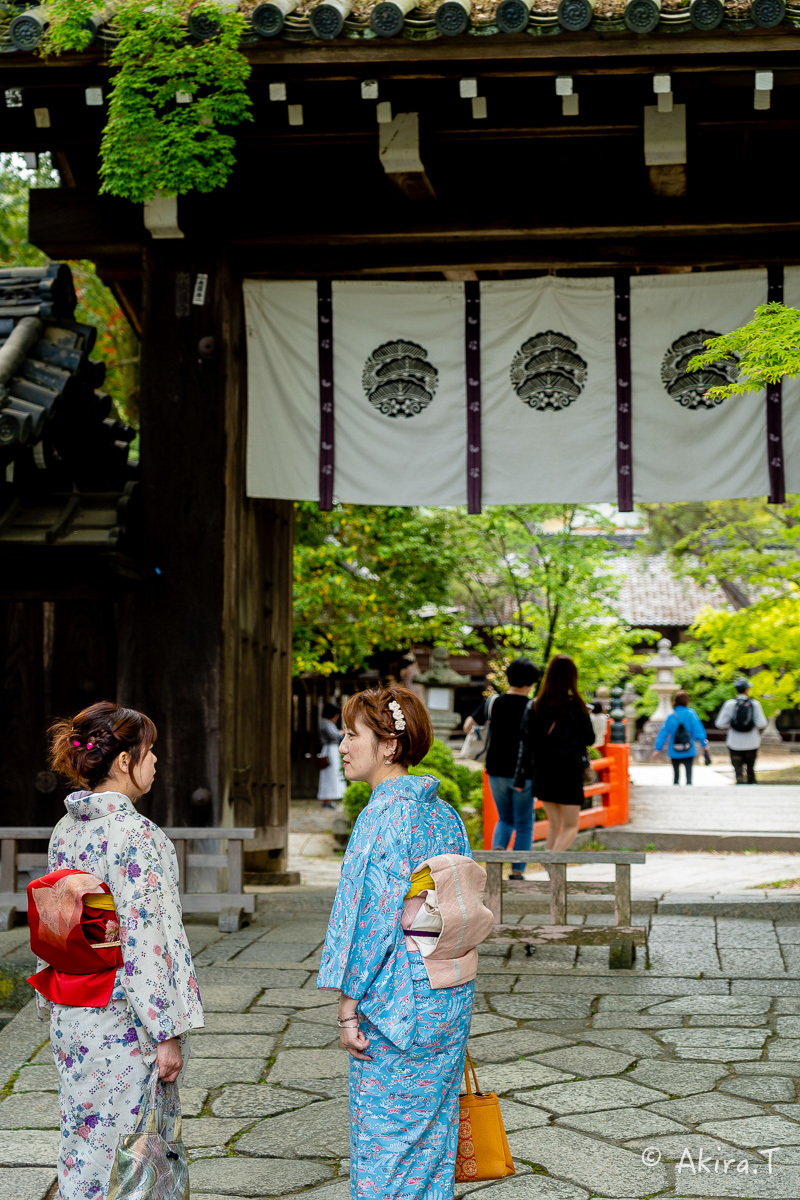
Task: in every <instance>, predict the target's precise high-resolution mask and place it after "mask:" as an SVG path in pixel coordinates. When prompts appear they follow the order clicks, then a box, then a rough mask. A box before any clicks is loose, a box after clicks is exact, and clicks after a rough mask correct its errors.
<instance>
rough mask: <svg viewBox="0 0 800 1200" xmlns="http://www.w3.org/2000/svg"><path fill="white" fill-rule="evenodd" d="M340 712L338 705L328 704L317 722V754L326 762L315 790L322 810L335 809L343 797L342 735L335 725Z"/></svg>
mask: <svg viewBox="0 0 800 1200" xmlns="http://www.w3.org/2000/svg"><path fill="white" fill-rule="evenodd" d="M341 711H342V710H341V708H340V707H339V705H338V704H333V703H328V704H326V705H325V707H324V708H323V710H322V716H321V718H320V722H319V743H320V751H319V753H320V757H321V758H327V760H328V765H327V767H323V768H322V770H321V771H320V773H319V787H318V788H317V799H318V800H320V801H321V802H322V807H323V808H335V807H336V803H337V801H339V800H341V798H342V796H343V795H344V777H343V775H342V757H341V755H340V754H339V743H340V742H341V740H342V734H341V732H340V731H339V729H338V728H337V725H336V722H337V721H338V720H339V717H340V715H341Z"/></svg>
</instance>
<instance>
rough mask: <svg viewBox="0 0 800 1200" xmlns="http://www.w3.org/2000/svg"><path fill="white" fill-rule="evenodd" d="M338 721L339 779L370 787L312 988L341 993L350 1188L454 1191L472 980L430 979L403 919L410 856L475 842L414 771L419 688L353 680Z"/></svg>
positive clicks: (430, 1199)
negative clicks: (356, 688)
mask: <svg viewBox="0 0 800 1200" xmlns="http://www.w3.org/2000/svg"><path fill="white" fill-rule="evenodd" d="M342 723H343V726H344V730H345V734H344V739H343V741H342V744H341V747H340V752H341V754H342V757H343V759H344V773H345V778H346V779H347V780H348V781H353V780H363V781H364V782H366V783H368V784H369V785H370V787H371V788H372V796H371V798H370V801H369V804H368V805H367V807H366V808H365V809H364V810H363V812H362V813H361V814H360V816H359V818H358V820H357V821H356V824H355V828H354V829H353V834H352V837H351V838H350V844H349V846H348V848H347V853H346V854H345V857H344V862H343V864H342V876H341V881H340V883H339V887H338V890H337V892H336V899H335V901H334V905H333V911H332V913H331V919H330V924H329V925H328V932H327V936H326V939H325V947H324V950H323V953H322V963H321V966H320V971H319V976H318V979H317V986H318V987H322V988H338V989H340V992H341V996H340V1001H339V1018H338V1023H339V1027H340V1030H341V1041H342V1045H343V1046H344V1047H345V1048H346V1049H347V1050H348V1051H349V1053H350V1055H351V1059H350V1118H351V1135H350V1138H351V1156H352V1157H351V1168H350V1173H351V1190H352V1197H353V1200H451V1198H452V1196H453V1180H454V1172H455V1158H456V1146H457V1137H458V1091H459V1084H460V1081H461V1077H462V1073H463V1069H464V1057H465V1052H466V1045H467V1035H468V1033H469V1026H470V1018H471V1015H472V1002H473V996H474V987H475V985H474V983H473V982H468V983H462V984H461V985H460V986H453V987H437V988H436V989H434V988H432V987H431V986H430V982H429V977H428V973H427V971H426V968H425V965H424V961H423V953H420V952H419V950H418V949H417V944H416V943H415V942H414V941H412V940H411V939H407V938H406V936H405V935H404V931H403V928H402V927H401V917H402V915H403V908H404V901H405V899H406V897H407V895H408V894H409V892H411V894H414V889H415V887H417V888H418V887H419V884H420V880H418V879H417V880H415V884H414V885H412V883H411V877H412V873H413V872H414V868H415V866H417V865H419V864H421V863H425V862H426V860H428V859H430V858H432V857H435V856H437V855H443V854H457V855H464V856H470V854H471V852H470V847H469V841H468V839H467V835H466V832H465V830H464V826H463V824H462V823H461V819H460V818H459V816H458V814H457V813H456V811H455V809H453V808H452V807H451V806H450V805H449V804H447V803H446V802H445V801H443V800H441V799H440V798H439V796H438V795H437V790H438V781H437V780H436V779H434V778H432V777H431V776H426V775H409V773H408V767H409V765H411V766H414V765H416V764H417V763H418V762H420V761H421V759H422V758H423V757H424V756H425V754H426V753H427V751H428V749H429V748H430V745H431V743H432V741H433V730H432V728H431V724H430V718H429V717H428V714H427V711H426V709H425V707H424V705H423V704H422V702H421V700H420V699H419V697H417V696H416V695H415V694H414V693H413V692H411V691H409V690H408V689H407V688H402V687H390V688H374V689H371V690H369V691H366V692H359V693H357V694H356V695H354V696H352V697H351V698H350V699H349V700H348V702H347V704H346V705H345V707H344V712H343V714H342ZM428 885H429V886H431V884H430V881H429V883H428ZM415 924H422V922H415ZM420 936H421V937H423V936H425V935H424V934H422V935H420ZM482 936H485V935H482ZM478 940H479V939H478ZM473 953H474V951H473ZM455 961H458V960H455ZM462 977H463V976H462ZM466 977H467V978H469V977H470V973H469V972H467V973H466ZM471 977H472V978H474V971H473V972H472V975H471Z"/></svg>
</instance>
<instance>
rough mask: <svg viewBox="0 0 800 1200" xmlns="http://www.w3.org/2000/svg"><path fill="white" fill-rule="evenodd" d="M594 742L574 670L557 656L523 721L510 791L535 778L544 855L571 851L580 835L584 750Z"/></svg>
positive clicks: (567, 660) (562, 656)
mask: <svg viewBox="0 0 800 1200" xmlns="http://www.w3.org/2000/svg"><path fill="white" fill-rule="evenodd" d="M593 742H594V729H593V727H592V722H591V718H590V717H589V710H588V709H587V707H586V704H585V703H584V700H583V697H582V696H581V694H580V692H579V690H578V668H577V667H576V666H575V663H574V662H573V661H572V659H571V658H570V657H569V655H568V654H556V656H555V657H554V658H552V659H551V660H550V664H549V666H548V668H547V671H546V672H545V677H544V682H543V683H542V687H541V691H540V692H539V694H538V696H537V697H536V699H535V700H532V701H531V702H530V704H529V705H528V707H527V708H526V710H525V716H524V717H523V720H522V740H521V743H520V751H519V759H518V762H517V772H516V775H515V778H514V786H515V787H522V786H524V782H525V779H526V777H530V776H531V774H532V776H533V794H534V796H537V797H538V798H539V800H541V801H542V803H543V804H544V808H545V812H546V813H547V820H548V834H547V849H548V850H569V848H570V846H571V845H572V843H573V842H574V840H575V835H576V834H577V832H578V818H579V817H580V811H581V802H582V800H583V771H584V767H585V756H586V747H587V746H591V745H592V743H593Z"/></svg>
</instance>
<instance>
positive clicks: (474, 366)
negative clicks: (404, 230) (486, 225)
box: [464, 281, 482, 513]
mask: <svg viewBox="0 0 800 1200" xmlns="http://www.w3.org/2000/svg"><path fill="white" fill-rule="evenodd" d="M464 345H465V364H466V372H467V512H470V513H479V512H480V511H481V476H482V462H481V285H480V283H478V282H477V281H474V282H469V283H465V284H464Z"/></svg>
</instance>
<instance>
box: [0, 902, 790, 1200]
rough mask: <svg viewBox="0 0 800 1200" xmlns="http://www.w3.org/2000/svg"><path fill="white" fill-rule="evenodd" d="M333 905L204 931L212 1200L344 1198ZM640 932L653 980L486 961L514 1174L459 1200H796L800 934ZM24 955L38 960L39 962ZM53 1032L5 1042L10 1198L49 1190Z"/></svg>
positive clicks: (719, 924)
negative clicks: (331, 964) (322, 960)
mask: <svg viewBox="0 0 800 1200" xmlns="http://www.w3.org/2000/svg"><path fill="white" fill-rule="evenodd" d="M321 900H322V897H321V896H320V895H317V896H316V897H315V896H303V895H298V896H297V898H296V899H293V898H290V897H285V899H284V901H283V903H282V904H280V908H281V909H284V910H285V911H279V910H278V908H279V901H278V900H275V901H271V898H269V897H265V898H264V903H265V909H266V910H265V911H264V912H262V913H261V914H260V915H259V916H258V917H257V919H256V920H255V922H254V923H253V925H251V926H250V927H248V928H246V929H243V930H241V931H240V932H239V933H236V934H230V935H227V936H225V937H221V936H220V935H219V934H218V933H217V930H216V928H215V927H213V926H211V925H203V924H191V925H190V926H189V930H190V935H191V940H192V944H193V948H194V951H195V954H196V961H197V965H198V970H199V975H200V982H201V989H202V993H203V998H204V1002H205V1004H206V1009H207V1024H206V1028H205V1029H204V1030H203V1032H202V1033H199V1034H197V1035H195V1036H193V1037H192V1039H191V1040H192V1054H191V1060H190V1062H189V1065H188V1067H187V1071H186V1075H185V1079H184V1082H183V1087H182V1099H183V1107H184V1112H185V1115H186V1120H185V1124H184V1130H185V1142H186V1145H187V1148H188V1150H189V1153H190V1157H191V1160H192V1165H191V1185H192V1191H193V1193H194V1194H195V1195H197V1196H199V1197H202V1198H203V1200H222V1198H223V1197H227V1198H229V1200H236V1198H238V1197H241V1198H247V1200H253V1198H259V1197H265V1198H266V1197H278V1196H295V1195H298V1194H299V1195H302V1196H303V1197H308V1198H309V1200H348V1198H349V1195H350V1183H349V1177H348V1176H349V1159H348V1155H349V1138H348V1114H347V1102H346V1086H347V1080H346V1076H347V1058H346V1056H345V1055H344V1053H343V1052H342V1051H341V1050H340V1049H338V1032H337V1029H336V1025H335V1020H334V1017H335V1007H334V1001H335V996H333V995H332V994H330V993H325V992H320V991H318V990H317V989H316V987H315V986H314V984H315V969H316V966H317V963H318V958H319V948H320V944H321V942H322V939H323V936H324V933H325V925H326V917H325V913H324V911H321V910H320V901H321ZM315 908H316V911H315ZM512 919H513V918H512ZM637 919H638V921H639V923H642V924H647V926H648V929H649V952H650V964H649V966H648V965H646V964H645V962H644V961H643V960H642V961H641V962H638V963H637V965H636V967H635V968H634V969H633V970H631V971H615V972H610V971H609V970H608V969H607V968H606V966H605V959H606V951H605V950H604V948H602V947H592V948H587V949H576V948H571V947H546V948H539V949H537V951H536V954H535V955H534V956H533V957H532V958H530V959H526V958H525V957H524V954H522V953H521V952H520V951H519V950H518V949H516V948H505V947H487V948H486V949H485V951H484V952H483V953H482V954H481V970H480V973H479V977H478V986H477V992H476V1005H475V1015H474V1019H473V1029H472V1038H471V1048H472V1053H473V1056H474V1057H475V1059H476V1062H477V1064H478V1073H479V1080H480V1082H481V1085H482V1087H483V1088H484V1089H485V1090H494V1091H496V1092H498V1093H499V1094H500V1095H501V1097H502V1099H501V1106H502V1109H503V1113H504V1118H505V1123H506V1128H507V1130H508V1134H509V1142H510V1144H511V1149H512V1153H513V1156H514V1159H515V1162H516V1165H517V1171H518V1173H517V1175H516V1176H515V1177H513V1178H510V1179H507V1180H504V1181H499V1182H490V1183H486V1184H479V1185H458V1186H457V1188H456V1196H463V1195H466V1194H467V1193H468V1192H470V1191H473V1190H480V1191H481V1192H482V1193H484V1194H485V1198H486V1200H589V1198H590V1197H598V1198H603V1200H612V1198H613V1200H649V1198H651V1197H656V1196H658V1197H662V1196H663V1197H665V1198H669V1200H678V1198H684V1200H688V1198H690V1197H693V1198H703V1200H711V1198H718V1197H731V1198H734V1197H735V1198H741V1200H747V1198H750V1200H762V1198H763V1200H770V1198H773V1197H774V1198H775V1200H797V1197H798V1196H800V1100H798V1092H797V1087H798V1084H800V979H798V967H800V923H790V922H775V921H770V920H763V919H750V920H742V919H735V918H725V917H720V918H717V919H714V918H713V917H694V916H672V917H667V916H662V915H656V916H653V917H646V916H644V917H640V918H637ZM573 920H574V921H575V922H578V923H580V922H582V921H586V922H588V923H590V924H591V923H593V922H595V921H597V922H600V923H602V922H603V921H604V920H605V918H603V917H602V916H600V917H597V918H595V917H594V916H587V917H575V918H573ZM15 932H16V931H15ZM11 936H13V935H0V939H1V938H2V937H6V938H8V937H11ZM2 950H3V946H2V945H0V952H2ZM9 952H10V953H15V954H16V955H17V956H18V959H19V961H20V962H21V963H22V962H23V961H24V955H25V950H24V945H22V944H20V945H18V946H17V948H16V950H15V951H13V950H12V951H9ZM46 1035H47V1030H46V1027H45V1026H42V1025H39V1024H37V1022H36V1021H35V1018H34V1016H33V1012H32V1008H31V1007H27V1008H25V1009H24V1010H23V1011H22V1012H21V1013H19V1014H18V1015H17V1016H16V1017H15V1018H14V1019H13V1021H12V1022H11V1023H10V1024H9V1025H8V1026H6V1028H5V1029H4V1030H3V1031H2V1032H0V1200H44V1198H45V1197H46V1196H47V1194H48V1192H49V1191H50V1189H51V1188H52V1186H53V1184H54V1182H55V1171H54V1161H55V1154H56V1146H57V1141H58V1133H57V1128H58V1105H57V1096H56V1092H55V1088H56V1074H55V1069H54V1067H53V1064H52V1058H51V1055H50V1049H49V1045H48V1044H47V1041H46Z"/></svg>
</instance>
